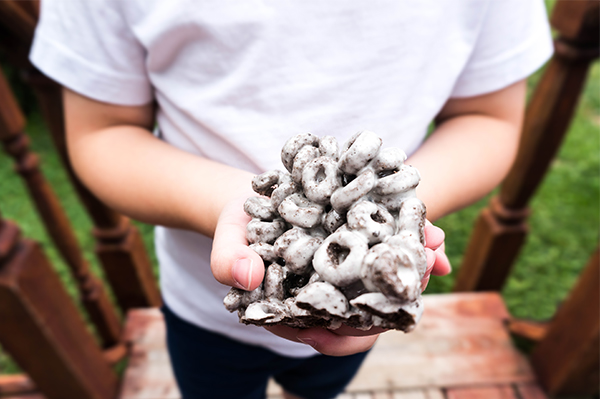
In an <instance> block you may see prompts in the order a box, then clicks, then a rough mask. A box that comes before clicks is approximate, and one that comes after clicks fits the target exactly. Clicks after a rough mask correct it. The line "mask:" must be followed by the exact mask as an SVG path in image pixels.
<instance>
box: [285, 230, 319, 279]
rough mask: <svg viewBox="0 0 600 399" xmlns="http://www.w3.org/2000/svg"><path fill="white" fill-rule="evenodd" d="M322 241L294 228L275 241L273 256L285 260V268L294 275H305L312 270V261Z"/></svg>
mask: <svg viewBox="0 0 600 399" xmlns="http://www.w3.org/2000/svg"><path fill="white" fill-rule="evenodd" d="M322 242H323V240H322V239H321V238H320V237H312V236H310V235H309V234H308V233H306V231H304V230H303V229H300V228H297V227H294V228H292V229H291V230H288V231H286V232H285V233H284V234H282V235H281V237H279V238H278V239H277V240H276V241H275V245H274V246H273V249H274V251H275V254H276V255H277V256H278V257H280V258H283V259H284V260H285V267H286V268H287V269H288V270H289V271H290V272H292V273H294V274H306V273H309V272H310V271H311V270H312V259H313V255H314V254H315V251H316V250H317V248H319V246H320V245H321V243H322Z"/></svg>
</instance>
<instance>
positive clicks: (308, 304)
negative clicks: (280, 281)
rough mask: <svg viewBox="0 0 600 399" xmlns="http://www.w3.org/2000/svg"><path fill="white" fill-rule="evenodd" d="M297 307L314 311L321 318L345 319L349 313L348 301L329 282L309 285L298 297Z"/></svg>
mask: <svg viewBox="0 0 600 399" xmlns="http://www.w3.org/2000/svg"><path fill="white" fill-rule="evenodd" d="M296 305H297V306H298V307H299V308H301V309H306V310H312V313H313V314H316V315H320V316H330V317H331V316H337V317H344V316H345V315H346V312H348V307H349V304H348V299H346V297H345V296H344V294H343V293H342V292H340V291H339V290H338V289H337V288H335V287H334V286H333V285H331V284H330V283H327V282H322V283H320V282H318V283H313V284H310V285H307V286H306V287H304V288H303V289H302V290H301V291H300V292H299V293H298V295H297V296H296Z"/></svg>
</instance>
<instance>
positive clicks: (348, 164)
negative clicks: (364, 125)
mask: <svg viewBox="0 0 600 399" xmlns="http://www.w3.org/2000/svg"><path fill="white" fill-rule="evenodd" d="M381 143H382V141H381V139H380V138H379V137H378V136H377V135H376V134H375V133H373V132H370V131H368V130H363V131H361V132H358V133H356V134H355V135H354V136H352V137H351V138H350V140H349V141H348V142H347V143H346V144H345V145H344V150H343V151H342V155H341V156H340V161H339V167H340V169H341V170H343V171H344V173H347V174H350V175H355V174H357V173H358V172H359V171H360V170H361V169H362V168H364V167H365V166H367V164H368V163H369V162H370V161H371V160H372V159H373V158H375V157H376V156H377V154H378V153H379V148H380V147H381Z"/></svg>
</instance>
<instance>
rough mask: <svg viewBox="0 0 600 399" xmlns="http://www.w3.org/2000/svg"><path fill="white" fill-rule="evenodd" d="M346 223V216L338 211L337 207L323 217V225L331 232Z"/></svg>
mask: <svg viewBox="0 0 600 399" xmlns="http://www.w3.org/2000/svg"><path fill="white" fill-rule="evenodd" d="M344 223H346V218H345V217H344V216H343V215H340V214H339V213H337V212H336V210H335V209H332V210H330V211H329V212H327V214H326V215H325V217H324V218H323V227H324V228H325V230H326V231H327V232H328V233H329V234H331V233H333V232H334V231H336V230H337V229H339V228H340V227H341V226H342V225H343V224H344Z"/></svg>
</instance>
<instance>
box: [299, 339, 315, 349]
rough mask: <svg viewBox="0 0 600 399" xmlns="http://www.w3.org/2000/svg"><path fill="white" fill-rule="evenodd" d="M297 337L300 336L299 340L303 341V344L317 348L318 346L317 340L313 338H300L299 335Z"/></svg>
mask: <svg viewBox="0 0 600 399" xmlns="http://www.w3.org/2000/svg"><path fill="white" fill-rule="evenodd" d="M296 338H298V341H300V342H302V343H303V344H306V345H310V346H312V347H313V348H315V347H316V346H317V341H315V340H314V339H312V338H299V337H296Z"/></svg>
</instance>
